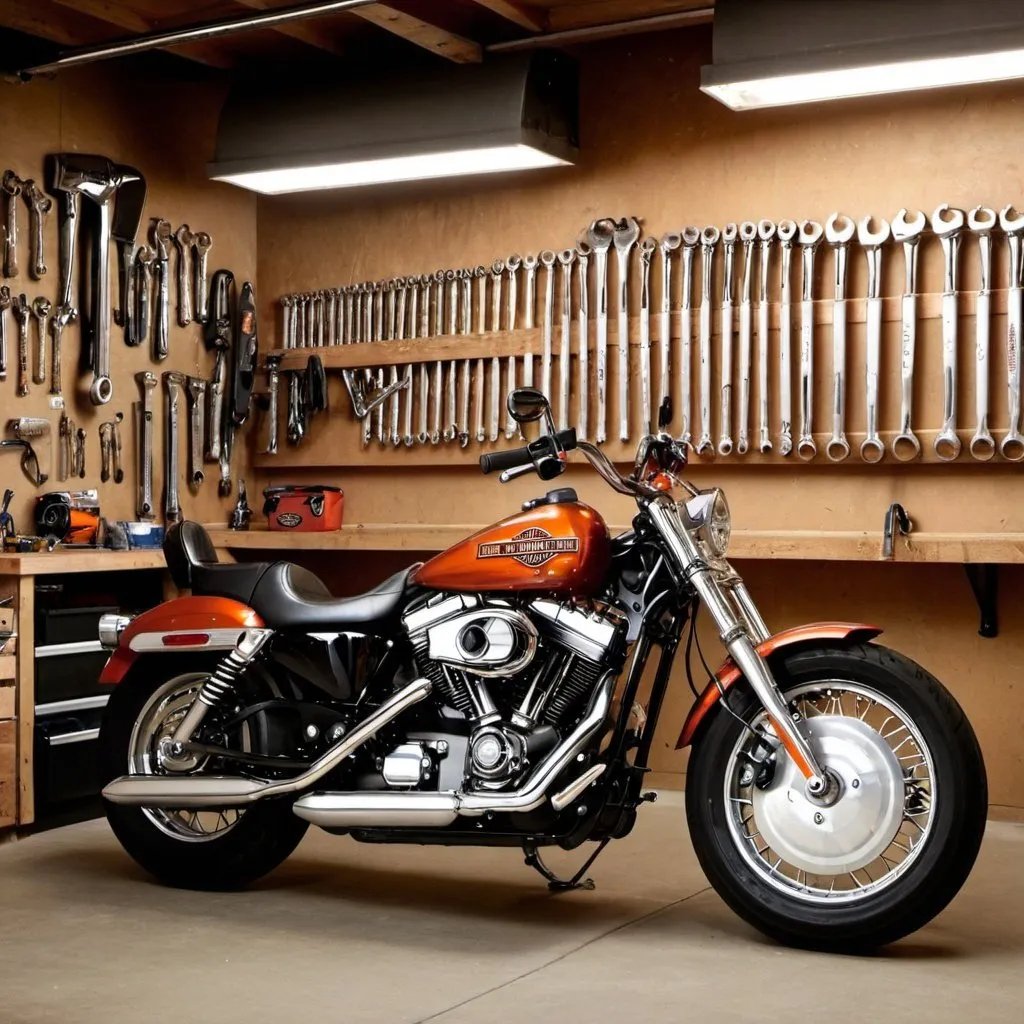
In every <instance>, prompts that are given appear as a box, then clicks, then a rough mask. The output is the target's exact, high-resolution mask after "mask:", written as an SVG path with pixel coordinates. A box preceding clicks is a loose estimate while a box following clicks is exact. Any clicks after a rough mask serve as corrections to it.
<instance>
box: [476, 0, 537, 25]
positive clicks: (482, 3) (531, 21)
mask: <svg viewBox="0 0 1024 1024" xmlns="http://www.w3.org/2000/svg"><path fill="white" fill-rule="evenodd" d="M473 3H475V4H476V5H477V6H479V7H486V8H487V10H489V11H493V12H494V13H495V14H497V15H498V16H499V17H502V18H504V19H505V20H506V21H510V22H512V24H513V25H518V26H519V27H520V28H524V29H526V31H527V32H543V31H544V29H545V28H546V27H547V26H546V22H547V19H546V18H545V17H544V15H543V13H542V12H540V11H538V10H536V9H535V8H530V7H529V6H528V5H527V4H520V3H513V2H512V0H473Z"/></svg>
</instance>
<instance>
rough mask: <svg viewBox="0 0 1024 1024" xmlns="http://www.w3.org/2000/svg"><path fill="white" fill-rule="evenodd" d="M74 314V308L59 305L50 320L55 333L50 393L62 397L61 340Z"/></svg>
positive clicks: (51, 328) (51, 329)
mask: <svg viewBox="0 0 1024 1024" xmlns="http://www.w3.org/2000/svg"><path fill="white" fill-rule="evenodd" d="M73 315H74V310H71V309H68V307H67V306H58V307H57V310H56V312H55V313H54V316H53V319H52V320H51V321H50V331H51V333H52V334H53V349H52V352H51V353H50V359H51V363H50V394H51V395H54V396H56V397H60V394H61V374H60V358H61V357H60V350H61V340H62V338H63V336H64V328H65V327H67V325H68V324H69V323H71V320H72V318H73Z"/></svg>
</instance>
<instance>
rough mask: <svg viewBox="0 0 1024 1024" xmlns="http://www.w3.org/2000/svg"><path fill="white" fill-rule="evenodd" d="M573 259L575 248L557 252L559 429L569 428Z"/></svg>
mask: <svg viewBox="0 0 1024 1024" xmlns="http://www.w3.org/2000/svg"><path fill="white" fill-rule="evenodd" d="M575 260H576V250H575V249H563V250H562V251H561V252H560V253H559V254H558V264H559V266H560V267H561V277H562V296H561V301H560V303H559V314H560V315H559V320H560V323H561V335H560V339H559V340H560V345H559V350H558V429H559V430H567V429H568V428H569V373H570V370H571V368H572V355H571V353H572V265H573V263H574V262H575Z"/></svg>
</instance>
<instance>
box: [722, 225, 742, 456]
mask: <svg viewBox="0 0 1024 1024" xmlns="http://www.w3.org/2000/svg"><path fill="white" fill-rule="evenodd" d="M737 238H739V229H738V228H737V227H736V225H735V224H726V225H725V227H724V228H722V243H723V250H724V253H725V256H724V260H723V272H722V353H721V369H722V384H721V387H722V403H721V410H720V414H721V423H720V424H719V436H718V454H719V455H729V454H730V453H731V452H732V334H733V320H734V316H733V312H734V310H735V308H736V284H735V266H736V240H737Z"/></svg>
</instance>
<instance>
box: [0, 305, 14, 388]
mask: <svg viewBox="0 0 1024 1024" xmlns="http://www.w3.org/2000/svg"><path fill="white" fill-rule="evenodd" d="M10 308H11V289H10V288H9V287H8V286H7V285H0V381H5V380H7V310H9V309H10Z"/></svg>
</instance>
